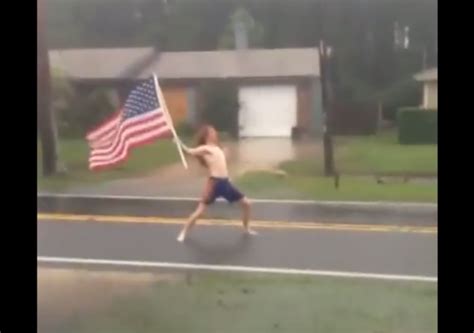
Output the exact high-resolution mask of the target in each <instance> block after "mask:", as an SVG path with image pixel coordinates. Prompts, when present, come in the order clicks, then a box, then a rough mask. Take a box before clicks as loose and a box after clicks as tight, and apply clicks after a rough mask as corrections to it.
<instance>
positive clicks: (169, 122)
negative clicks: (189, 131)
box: [153, 73, 188, 169]
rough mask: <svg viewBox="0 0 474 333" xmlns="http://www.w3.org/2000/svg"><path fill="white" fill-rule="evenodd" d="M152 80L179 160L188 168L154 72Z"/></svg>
mask: <svg viewBox="0 0 474 333" xmlns="http://www.w3.org/2000/svg"><path fill="white" fill-rule="evenodd" d="M153 81H154V83H155V91H156V97H157V98H158V100H159V103H162V104H163V105H162V106H163V114H164V115H165V118H166V121H167V123H168V125H169V127H170V129H171V132H172V133H173V137H174V139H175V143H176V147H177V148H178V152H179V156H180V157H181V162H183V166H184V168H185V169H187V168H188V163H187V162H186V158H185V157H184V154H183V150H182V148H181V145H180V144H179V139H178V135H177V134H176V131H175V129H174V125H173V119H171V116H170V114H169V112H168V107H167V106H166V101H165V98H164V96H163V94H162V93H161V89H160V88H159V85H158V78H157V76H156V74H155V73H153Z"/></svg>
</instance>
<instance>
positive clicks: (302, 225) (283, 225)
mask: <svg viewBox="0 0 474 333" xmlns="http://www.w3.org/2000/svg"><path fill="white" fill-rule="evenodd" d="M37 218H38V220H40V221H41V220H43V221H44V220H48V221H70V222H108V223H153V224H179V225H182V224H183V223H184V222H185V219H178V218H169V217H158V216H157V217H142V216H111V215H74V214H45V213H38V215H37ZM198 224H200V225H208V226H240V225H241V224H242V222H241V221H238V220H224V219H201V220H199V221H198ZM251 225H252V227H255V228H269V229H312V230H315V229H318V230H345V231H365V232H367V231H372V232H408V233H423V234H437V233H438V228H437V227H418V226H398V225H375V224H343V223H317V222H284V221H254V220H252V221H251Z"/></svg>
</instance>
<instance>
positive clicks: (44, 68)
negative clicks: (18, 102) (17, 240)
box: [37, 0, 58, 176]
mask: <svg viewBox="0 0 474 333" xmlns="http://www.w3.org/2000/svg"><path fill="white" fill-rule="evenodd" d="M37 22H38V26H37V43H38V47H37V92H38V97H37V121H38V130H39V134H40V139H41V146H42V157H43V160H42V163H43V175H44V176H50V175H52V174H54V173H56V172H57V171H58V153H57V136H56V128H55V122H54V114H53V110H52V109H51V73H50V69H49V56H48V48H47V46H46V8H45V2H44V0H38V2H37Z"/></svg>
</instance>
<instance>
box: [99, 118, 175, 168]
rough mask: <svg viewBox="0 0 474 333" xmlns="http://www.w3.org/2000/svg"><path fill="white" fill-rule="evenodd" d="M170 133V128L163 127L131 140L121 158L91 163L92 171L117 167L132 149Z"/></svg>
mask: <svg viewBox="0 0 474 333" xmlns="http://www.w3.org/2000/svg"><path fill="white" fill-rule="evenodd" d="M169 133H170V129H169V128H168V127H161V128H160V129H159V130H156V131H155V132H148V133H146V134H145V135H142V137H134V138H132V139H131V140H129V141H127V146H126V149H125V150H124V152H123V153H122V154H121V156H117V157H116V158H114V159H112V160H109V161H107V162H98V163H91V164H90V169H91V170H94V171H99V170H103V169H106V168H109V167H112V166H116V165H118V164H120V163H122V162H123V161H125V160H126V159H127V157H128V153H129V151H130V150H131V149H132V148H135V147H137V146H140V145H145V144H147V143H151V142H153V141H155V140H156V139H158V138H160V137H165V136H166V135H168V134H169Z"/></svg>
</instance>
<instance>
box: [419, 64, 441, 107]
mask: <svg viewBox="0 0 474 333" xmlns="http://www.w3.org/2000/svg"><path fill="white" fill-rule="evenodd" d="M415 80H417V81H420V82H422V83H423V104H422V107H423V109H427V110H438V68H431V69H428V70H425V71H423V72H421V73H419V74H417V75H415Z"/></svg>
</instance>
